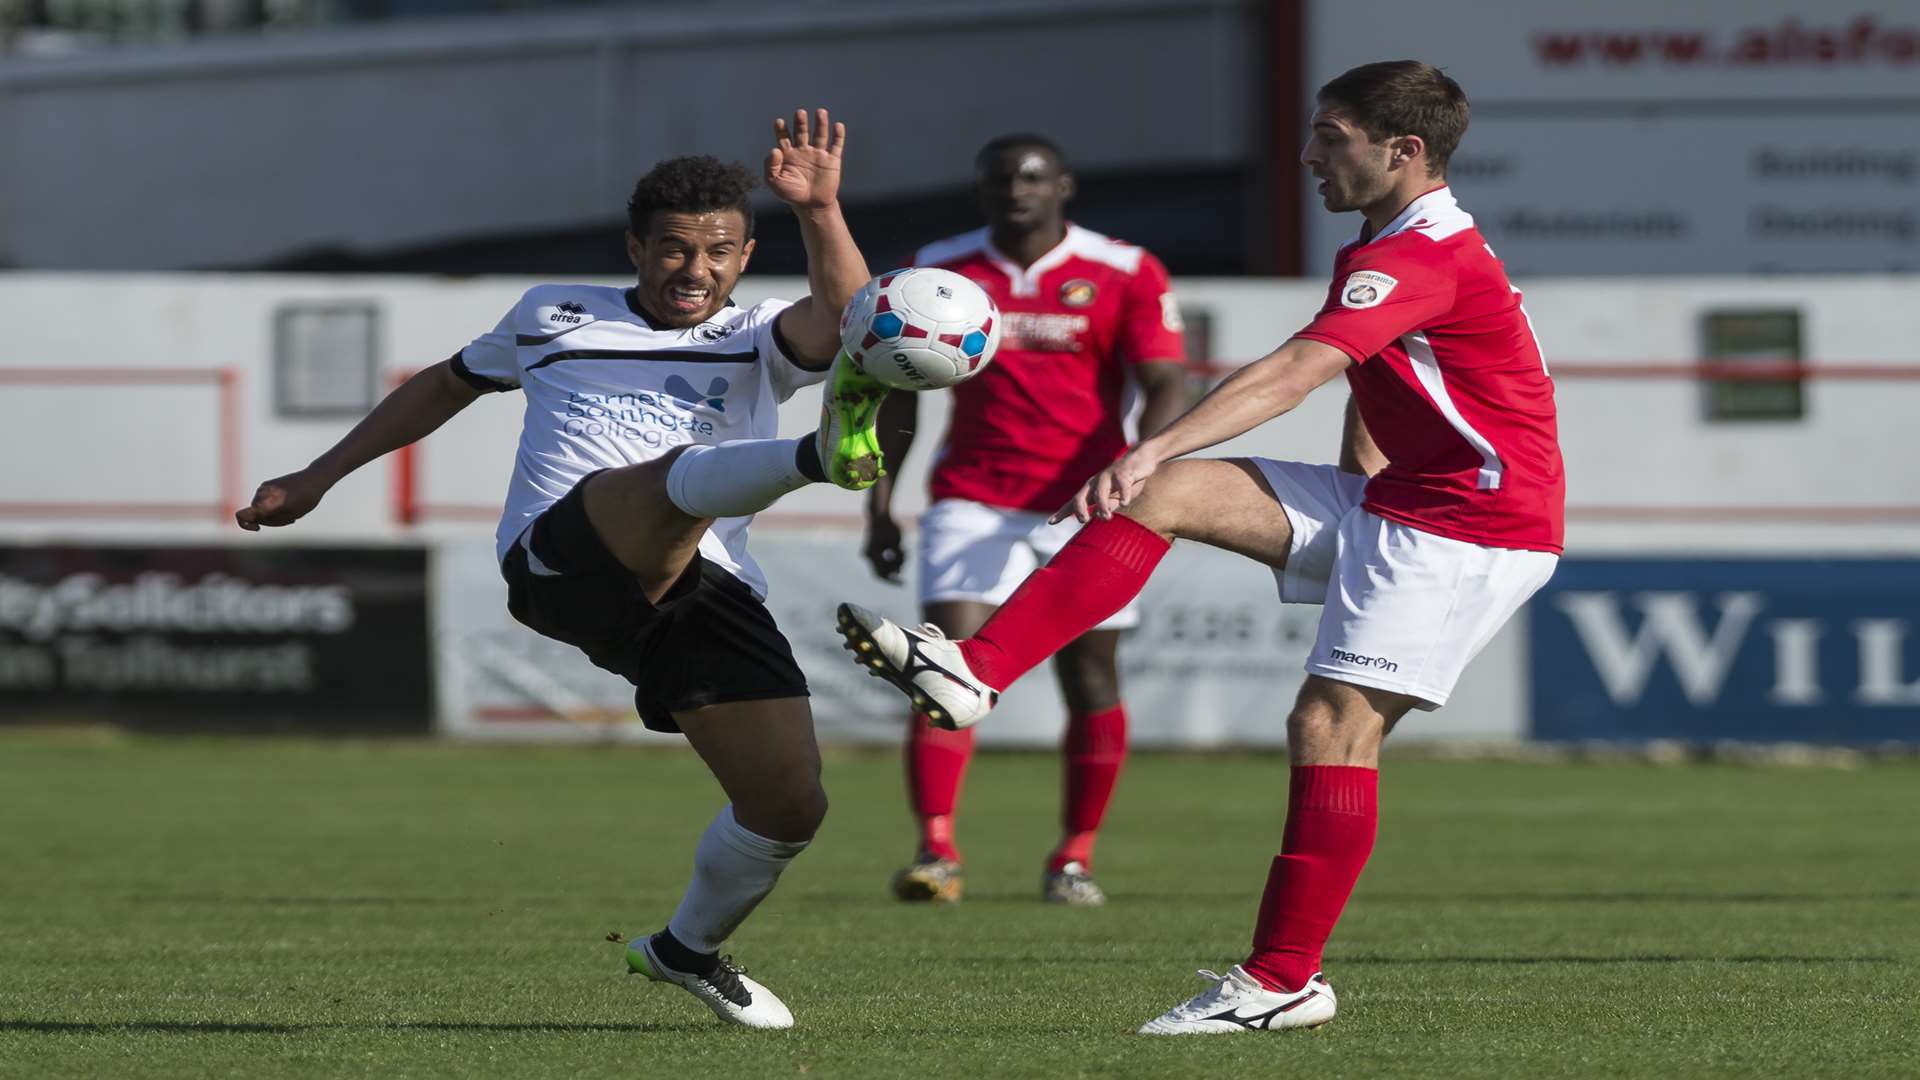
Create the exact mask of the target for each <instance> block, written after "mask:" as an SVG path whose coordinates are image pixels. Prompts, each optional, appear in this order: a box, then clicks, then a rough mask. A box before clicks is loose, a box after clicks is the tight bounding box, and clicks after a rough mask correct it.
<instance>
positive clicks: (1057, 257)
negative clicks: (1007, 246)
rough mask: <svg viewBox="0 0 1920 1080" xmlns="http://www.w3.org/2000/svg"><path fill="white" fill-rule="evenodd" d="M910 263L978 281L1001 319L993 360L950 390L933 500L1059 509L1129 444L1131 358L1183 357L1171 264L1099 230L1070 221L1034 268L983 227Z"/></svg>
mask: <svg viewBox="0 0 1920 1080" xmlns="http://www.w3.org/2000/svg"><path fill="white" fill-rule="evenodd" d="M913 262H914V265H916V266H939V267H944V268H945V269H948V270H952V271H955V272H957V273H960V274H964V275H966V276H967V277H969V278H971V279H973V280H974V281H975V282H978V283H979V284H980V286H981V287H982V288H984V289H986V290H987V295H989V296H991V297H993V301H994V303H996V304H998V305H999V306H1000V314H1001V319H1002V322H1003V325H1004V329H1003V330H1002V331H1001V338H1000V351H999V352H998V353H996V354H995V355H994V359H993V363H991V364H989V365H987V367H986V368H985V369H984V370H982V371H981V372H980V374H978V375H976V376H974V377H973V378H972V379H969V380H967V381H966V382H963V383H961V384H960V385H959V386H956V387H954V388H953V415H952V418H951V420H950V421H949V423H948V427H947V435H946V440H945V442H944V445H943V446H942V448H941V451H940V457H939V459H938V460H937V461H936V462H935V463H934V466H933V475H932V478H931V481H930V484H929V486H930V488H931V494H932V496H933V498H935V499H970V500H973V501H975V502H982V503H987V504H989V505H992V506H1002V507H1008V508H1010V509H1015V510H1042V511H1046V512H1048V513H1051V512H1053V511H1055V510H1058V509H1059V508H1060V507H1061V506H1062V505H1064V504H1065V503H1066V501H1067V500H1068V499H1070V498H1072V497H1073V493H1074V492H1075V491H1077V490H1079V488H1080V485H1081V484H1083V483H1085V482H1086V480H1087V478H1088V477H1090V476H1092V475H1093V474H1095V473H1097V472H1099V471H1100V470H1101V469H1103V468H1105V467H1106V466H1107V465H1109V464H1111V463H1112V462H1113V459H1114V458H1116V457H1119V456H1120V454H1121V453H1122V452H1123V451H1125V450H1126V447H1127V441H1128V436H1127V432H1126V430H1125V424H1124V421H1125V416H1124V412H1125V397H1126V389H1127V384H1128V379H1127V369H1128V367H1129V366H1130V365H1132V364H1137V363H1140V362H1142V361H1146V360H1184V359H1185V358H1186V346H1185V343H1184V342H1183V340H1182V338H1181V335H1180V313H1179V310H1178V309H1177V308H1176V307H1175V305H1174V299H1173V294H1172V293H1171V292H1170V291H1169V290H1168V285H1167V271H1166V268H1165V267H1164V266H1162V265H1160V260H1158V259H1156V258H1154V257H1153V256H1152V255H1151V254H1149V253H1147V251H1145V250H1144V249H1142V248H1139V247H1135V246H1134V245H1132V244H1124V243H1121V242H1120V241H1118V240H1112V239H1109V238H1108V237H1105V236H1102V235H1100V234H1099V233H1097V232H1094V231H1092V230H1090V229H1083V228H1081V227H1079V226H1078V225H1069V226H1067V235H1066V238H1065V239H1064V240H1062V241H1061V242H1060V244H1059V245H1058V246H1056V247H1055V248H1054V249H1053V250H1051V251H1049V252H1047V253H1046V254H1045V255H1042V256H1041V257H1040V258H1039V259H1038V260H1037V261H1036V262H1035V263H1034V264H1033V265H1032V266H1029V267H1025V268H1022V267H1021V266H1019V265H1018V264H1016V263H1014V262H1013V261H1012V260H1010V259H1008V258H1007V257H1006V256H1004V255H1002V254H1000V253H999V252H998V251H995V250H994V249H993V245H992V244H991V243H990V242H989V241H988V239H987V230H985V229H979V230H977V231H974V232H970V233H966V234H964V235H961V236H956V237H953V238H951V239H948V240H943V241H940V242H939V243H936V244H930V245H928V246H926V247H924V248H921V249H920V252H919V254H918V255H916V256H914V260H913Z"/></svg>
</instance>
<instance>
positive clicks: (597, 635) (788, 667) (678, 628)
mask: <svg viewBox="0 0 1920 1080" xmlns="http://www.w3.org/2000/svg"><path fill="white" fill-rule="evenodd" d="M585 488H586V480H584V479H583V480H582V481H581V482H580V483H578V484H576V485H574V488H573V490H572V491H569V492H568V493H567V494H566V497H565V498H563V499H561V500H560V501H559V502H557V503H554V504H553V505H552V506H551V507H548V508H547V511H546V512H545V513H543V514H541V515H540V517H539V518H537V519H536V520H535V521H534V523H533V525H532V527H531V528H529V529H528V530H527V532H526V534H525V535H523V536H522V537H521V538H520V540H519V541H517V542H515V544H514V545H513V547H511V548H509V549H508V550H507V557H506V560H505V561H504V562H503V563H501V565H500V573H501V575H502V576H504V577H505V578H506V579H507V610H508V611H510V612H512V614H513V617H514V618H516V619H518V620H520V622H522V623H524V624H525V625H526V626H528V627H530V628H531V629H533V630H536V631H538V632H539V633H541V634H543V635H545V636H546V637H550V638H553V639H554V640H556V641H564V642H566V643H567V644H569V645H572V646H575V647H576V648H578V649H579V650H580V651H581V652H584V653H586V654H587V658H588V659H589V660H592V661H593V662H594V663H595V664H597V665H599V666H600V667H603V668H605V669H607V670H608V671H611V672H613V673H614V674H616V675H619V676H621V677H623V678H625V679H626V680H627V681H628V682H630V683H632V684H633V686H634V694H633V704H634V708H636V709H638V710H639V711H640V720H641V722H643V723H645V724H646V725H647V727H648V728H650V729H652V730H654V731H679V730H680V725H678V724H676V723H674V721H673V714H674V713H675V712H683V711H686V710H688V709H697V708H700V707H701V706H703V705H717V704H720V703H721V702H727V701H758V700H763V699H767V698H783V697H806V696H807V680H806V677H805V676H804V675H802V674H801V673H800V665H799V664H798V663H796V662H795V661H794V659H793V649H792V647H791V646H789V645H788V644H787V639H786V636H785V635H784V634H782V633H780V628H779V626H777V625H775V624H774V621H773V613H772V612H770V611H768V610H767V606H766V605H765V604H763V603H761V602H760V599H759V598H758V597H756V596H754V595H753V590H751V589H749V588H747V587H746V585H744V584H742V583H741V581H740V579H739V578H736V577H734V576H733V575H732V574H729V573H728V572H727V571H725V570H723V569H721V568H720V567H718V566H715V565H713V564H712V563H710V562H708V561H706V560H705V559H703V558H701V557H700V556H699V554H698V553H695V555H694V557H693V562H692V563H691V564H689V565H688V566H687V569H686V572H685V573H683V574H681V575H680V580H679V581H676V582H675V583H674V584H673V587H672V588H671V589H669V590H667V594H666V595H665V596H663V597H661V598H660V602H659V603H658V604H652V603H649V602H648V601H647V598H646V594H645V593H644V592H642V591H641V588H640V583H639V582H638V581H637V580H636V579H635V578H634V576H633V573H632V572H631V571H629V570H628V569H627V568H626V567H625V566H622V565H621V564H620V560H618V559H616V558H614V555H613V553H612V552H611V551H608V550H607V546H606V544H604V543H602V542H601V540H600V534H598V533H596V532H594V530H593V525H592V524H591V523H590V522H589V521H588V520H587V512H586V508H585V506H584V505H583V502H582V499H581V492H582V491H583V490H584V489H585ZM528 547H531V548H532V551H533V558H532V559H531V560H529V559H528V557H527V554H528V552H527V549H528ZM535 567H539V568H540V569H537V570H536V569H535Z"/></svg>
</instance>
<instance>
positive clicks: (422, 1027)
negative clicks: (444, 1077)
mask: <svg viewBox="0 0 1920 1080" xmlns="http://www.w3.org/2000/svg"><path fill="white" fill-rule="evenodd" d="M728 1030H732V1029H730V1028H726V1027H720V1026H718V1025H715V1024H712V1023H693V1022H689V1023H672V1024H529V1023H519V1024H490V1023H478V1022H464V1021H455V1020H414V1021H407V1022H401V1023H391V1024H352V1023H315V1024H246V1023H227V1022H225V1021H219V1020H107V1021H100V1022H94V1023H89V1022H84V1021H78V1020H0V1031H30V1032H36V1033H39V1034H42V1035H58V1034H67V1033H77V1034H82V1035H115V1034H121V1033H127V1032H140V1033H153V1034H161V1035H301V1034H306V1033H308V1032H317V1031H476V1032H490V1033H512V1032H529V1033H538V1032H547V1031H551V1032H554V1033H556V1034H576V1033H579V1032H586V1031H608V1032H619V1033H623V1034H631V1033H636V1032H638V1033H646V1032H653V1033H663V1032H669V1031H675V1032H678V1031H728Z"/></svg>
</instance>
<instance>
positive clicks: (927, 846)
mask: <svg viewBox="0 0 1920 1080" xmlns="http://www.w3.org/2000/svg"><path fill="white" fill-rule="evenodd" d="M992 614H993V605H992V604H988V603H983V602H981V601H978V600H933V601H929V602H928V603H927V604H925V605H924V606H923V607H922V608H921V616H922V618H924V619H925V620H926V622H927V623H928V624H931V625H933V626H936V627H939V628H940V631H941V632H942V633H944V634H945V635H946V636H948V637H950V638H963V637H966V636H968V635H970V634H972V633H973V632H974V631H975V630H978V629H979V628H980V625H981V624H982V623H984V622H986V621H987V618H988V617H989V616H991V615H992ZM972 760H973V732H971V731H950V730H947V729H945V728H939V727H935V726H934V725H932V724H930V723H928V722H927V718H926V716H924V715H922V714H920V713H915V714H914V716H913V718H912V719H911V720H910V721H909V722H908V727H907V742H906V768H907V798H908V801H909V802H910V803H911V805H912V809H913V816H914V820H915V823H916V824H917V825H918V826H919V830H920V840H919V847H918V848H916V849H915V851H914V857H913V861H912V862H911V863H909V864H907V865H906V866H904V867H902V868H901V869H900V870H899V871H897V872H896V873H895V874H894V875H893V880H892V883H891V887H892V889H893V895H894V896H895V897H897V898H899V899H901V900H909V901H913V900H921V901H931V902H934V903H952V902H954V901H956V900H959V899H960V897H961V894H962V893H963V891H964V890H965V879H964V877H963V876H962V871H961V859H960V848H959V845H958V841H957V840H956V838H955V830H954V825H955V817H956V815H957V812H958V810H959V805H960V792H961V789H962V788H963V787H964V786H965V783H966V778H967V766H968V764H969V763H971V762H972Z"/></svg>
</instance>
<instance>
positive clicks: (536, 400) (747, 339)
mask: <svg viewBox="0 0 1920 1080" xmlns="http://www.w3.org/2000/svg"><path fill="white" fill-rule="evenodd" d="M631 295H632V293H631V290H626V289H619V288H612V287H608V286H599V285H536V286H535V287H533V288H532V289H529V290H527V293H526V295H525V296H522V297H521V298H520V302H519V303H518V304H516V305H514V308H513V310H512V311H509V312H507V315H506V317H505V318H503V319H501V320H500V324H499V325H498V326H496V327H494V328H493V330H492V332H491V333H487V334H482V335H481V336H480V337H478V338H475V339H474V340H473V343H472V344H470V345H468V346H467V347H466V348H464V349H462V350H460V352H459V353H458V354H456V355H455V356H454V358H453V370H454V373H455V374H457V375H459V376H460V377H461V378H462V379H464V380H466V381H467V382H468V383H469V384H470V385H472V386H474V387H476V388H478V389H483V390H516V389H517V390H521V391H523V392H525V394H526V399H527V412H526V419H525V422H524V423H523V425H522V426H521V429H520V449H519V452H518V454H517V455H516V456H515V459H514V466H513V483H512V485H511V486H510V487H509V488H508V489H507V506H506V511H505V513H504V514H503V515H502V516H501V518H500V529H499V532H498V533H497V534H496V535H495V553H496V555H497V556H498V557H499V558H501V559H505V558H506V556H507V551H508V549H509V548H511V547H512V546H513V543H514V541H516V540H518V539H519V538H520V534H521V533H522V532H524V531H525V530H526V528H527V526H528V525H530V524H532V522H533V520H534V519H535V518H537V517H539V516H540V514H541V513H542V512H544V511H545V510H546V509H547V507H549V506H552V505H553V504H554V503H556V502H558V501H559V500H560V498H561V496H564V495H565V494H566V493H567V492H569V491H571V490H573V487H574V485H576V484H578V483H579V482H580V480H581V479H582V478H583V477H585V476H586V475H587V474H588V473H591V472H594V471H595V470H598V469H613V468H619V467H620V466H622V465H635V464H639V463H640V462H643V461H652V460H653V459H655V458H658V457H660V456H661V455H663V454H665V453H666V452H667V451H668V450H671V449H673V448H674V447H676V446H683V445H687V444H690V443H691V444H699V445H713V444H715V443H722V442H726V441H728V440H731V439H770V438H773V437H775V436H776V435H778V434H779V432H780V419H779V416H778V406H779V404H780V403H781V402H782V401H785V400H786V399H787V398H789V397H791V396H793V393H794V391H796V390H798V389H800V388H801V387H803V386H808V385H811V384H813V383H817V382H819V381H821V380H822V379H824V378H826V375H827V373H826V372H825V371H824V370H822V371H809V370H807V369H806V368H803V367H800V366H799V365H798V364H797V363H796V362H795V358H794V357H793V356H792V355H790V353H789V351H788V348H787V345H786V343H785V342H784V341H783V340H782V339H781V337H780V333H779V330H778V329H777V328H776V327H775V326H774V320H775V318H777V317H778V316H779V314H780V313H781V312H782V311H785V310H786V309H787V308H788V307H790V306H791V304H790V303H789V302H788V301H785V300H768V301H764V302H762V303H760V304H757V305H755V306H753V307H752V308H740V307H736V306H733V305H731V304H729V305H728V306H727V307H725V308H722V309H721V310H720V311H719V312H718V313H717V314H715V315H714V316H713V318H711V319H709V320H707V321H706V322H703V323H701V324H700V325H698V326H691V327H687V328H685V329H678V328H673V327H666V326H661V325H658V324H656V323H654V322H653V320H652V319H650V318H649V317H648V316H647V315H646V313H645V312H643V311H641V310H640V309H639V307H638V306H637V305H634V304H632V303H630V300H629V298H630V297H631ZM752 520H753V518H752V516H751V515H749V516H747V517H735V518H720V519H719V520H717V521H715V522H714V523H713V526H712V527H711V528H709V529H708V530H707V534H706V535H705V536H703V537H701V538H700V554H701V555H703V556H705V557H706V558H707V559H709V560H711V561H712V562H714V563H716V564H718V565H720V566H722V567H724V568H726V570H727V571H728V572H730V573H732V574H733V575H734V576H735V577H737V578H739V579H740V580H741V581H742V582H744V583H745V584H746V585H747V587H748V588H750V589H752V590H753V592H754V594H755V595H756V596H759V597H761V598H763V599H764V598H765V597H766V594H767V579H766V576H765V575H764V574H762V573H761V572H760V568H759V567H758V566H756V565H755V564H754V561H753V558H752V557H751V556H749V555H748V554H747V526H748V524H749V523H750V522H752Z"/></svg>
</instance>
